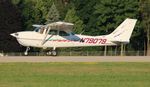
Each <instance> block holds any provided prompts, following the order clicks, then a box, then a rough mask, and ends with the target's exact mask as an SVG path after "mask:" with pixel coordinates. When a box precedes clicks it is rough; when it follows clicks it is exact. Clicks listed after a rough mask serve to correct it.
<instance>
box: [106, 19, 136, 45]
mask: <svg viewBox="0 0 150 87" xmlns="http://www.w3.org/2000/svg"><path fill="white" fill-rule="evenodd" d="M136 22H137V19H129V18H127V19H126V20H125V21H124V22H123V23H121V24H120V25H119V26H118V27H117V28H116V29H115V30H114V31H113V32H112V33H111V34H109V35H108V36H109V37H110V38H111V41H114V42H125V43H129V42H130V37H131V34H132V32H133V29H134V27H135V24H136Z"/></svg>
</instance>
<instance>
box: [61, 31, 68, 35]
mask: <svg viewBox="0 0 150 87" xmlns="http://www.w3.org/2000/svg"><path fill="white" fill-rule="evenodd" d="M59 35H60V36H69V34H68V33H66V32H65V31H60V32H59Z"/></svg>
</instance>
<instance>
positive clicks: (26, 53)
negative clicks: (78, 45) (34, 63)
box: [24, 47, 30, 55]
mask: <svg viewBox="0 0 150 87" xmlns="http://www.w3.org/2000/svg"><path fill="white" fill-rule="evenodd" d="M29 50H30V47H27V48H26V51H25V52H24V55H28V51H29Z"/></svg>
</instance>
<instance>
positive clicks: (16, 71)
mask: <svg viewBox="0 0 150 87" xmlns="http://www.w3.org/2000/svg"><path fill="white" fill-rule="evenodd" d="M0 87H150V63H0Z"/></svg>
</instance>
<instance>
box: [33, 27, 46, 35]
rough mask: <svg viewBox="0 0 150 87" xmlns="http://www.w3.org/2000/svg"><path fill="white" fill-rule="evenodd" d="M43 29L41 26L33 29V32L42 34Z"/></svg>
mask: <svg viewBox="0 0 150 87" xmlns="http://www.w3.org/2000/svg"><path fill="white" fill-rule="evenodd" d="M44 29H45V27H44V26H42V27H37V28H35V29H34V31H35V32H39V33H41V34H43V32H44Z"/></svg>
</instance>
